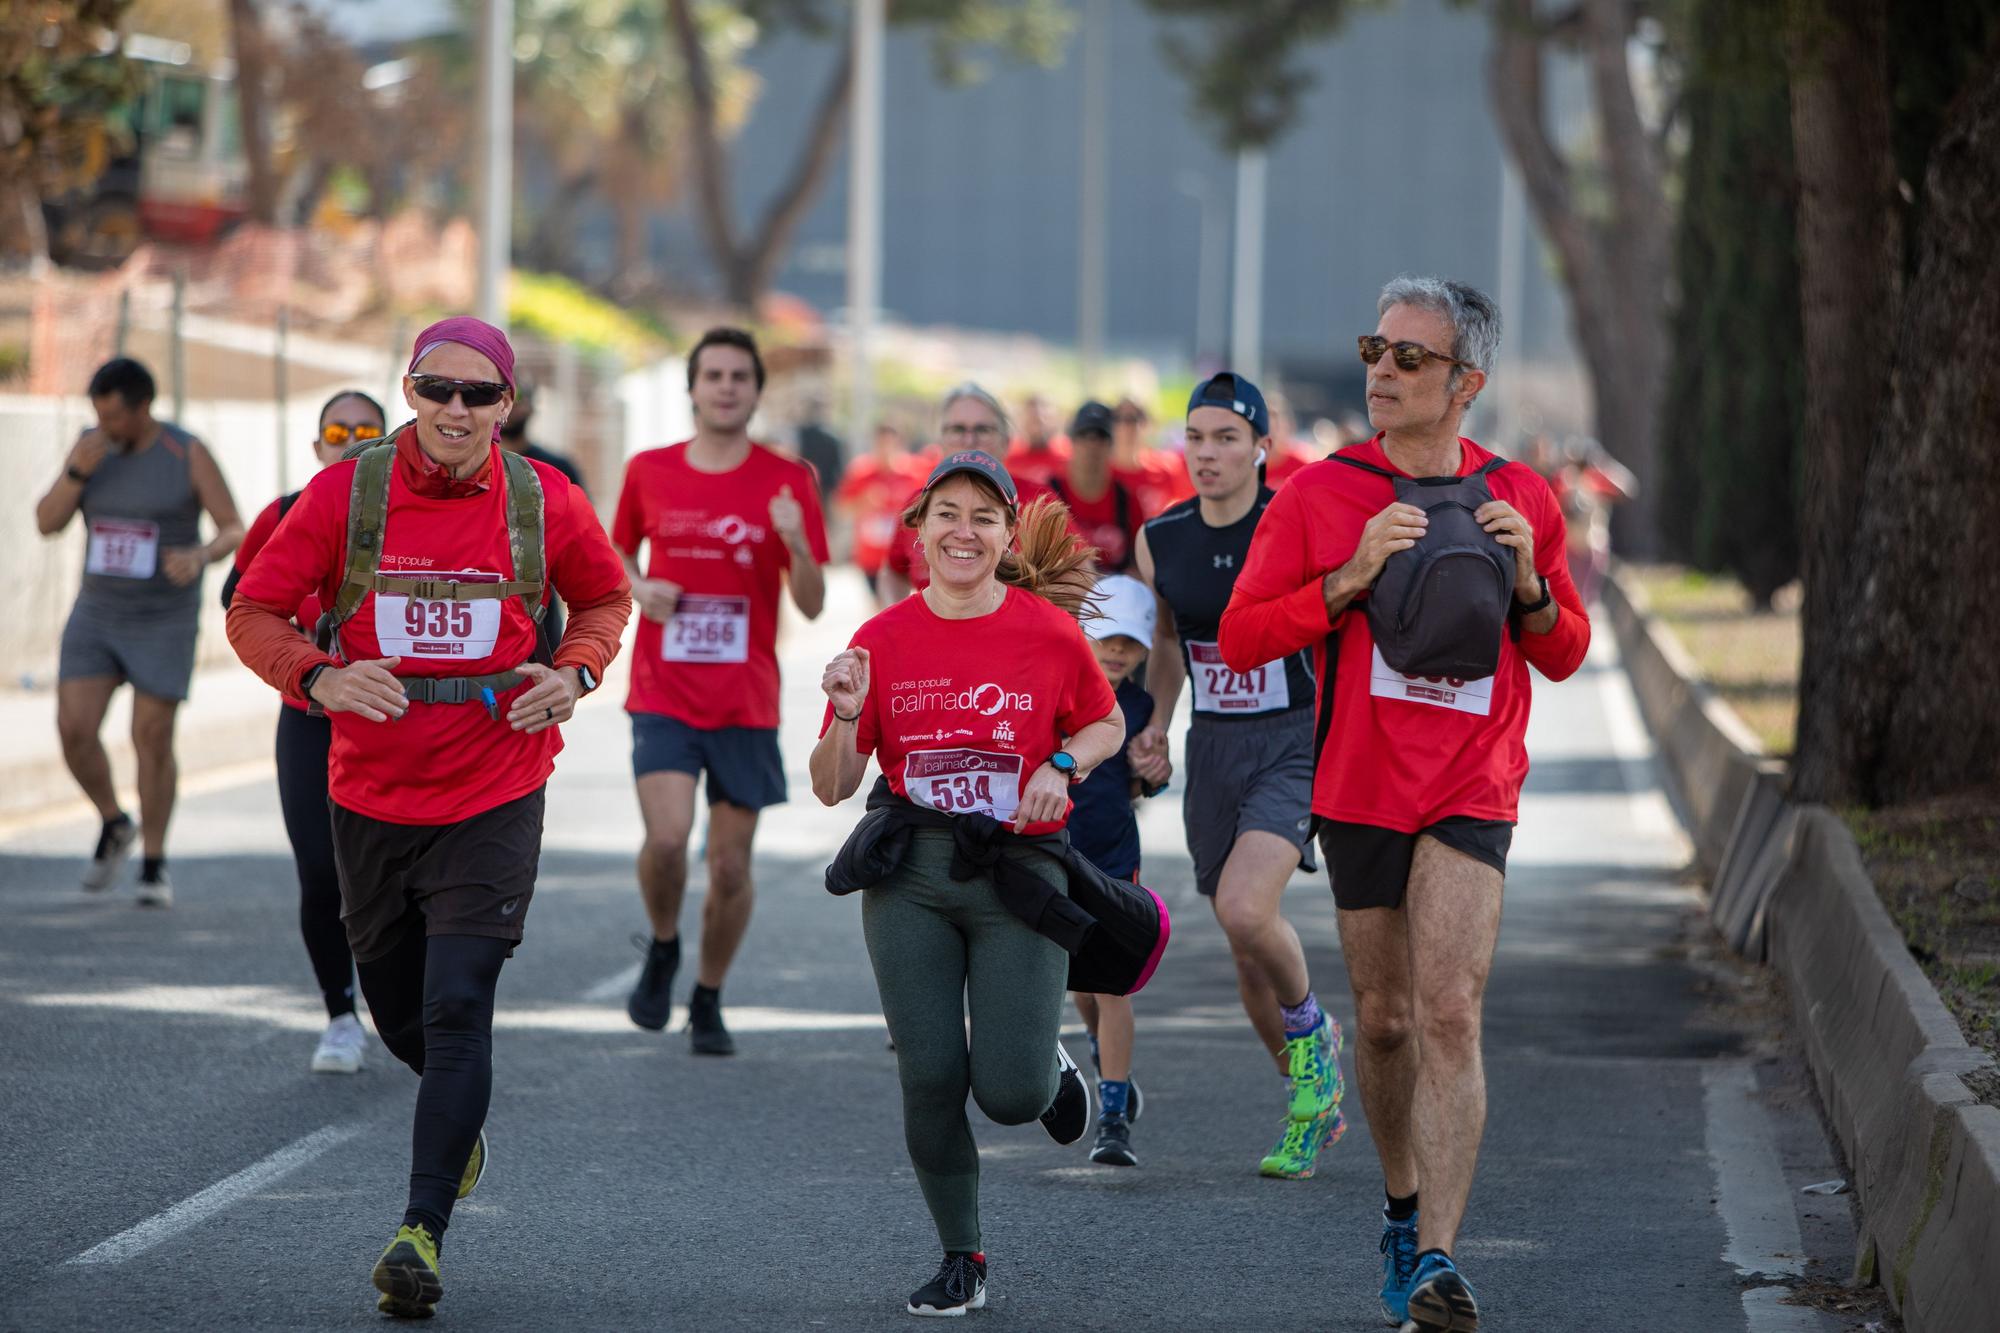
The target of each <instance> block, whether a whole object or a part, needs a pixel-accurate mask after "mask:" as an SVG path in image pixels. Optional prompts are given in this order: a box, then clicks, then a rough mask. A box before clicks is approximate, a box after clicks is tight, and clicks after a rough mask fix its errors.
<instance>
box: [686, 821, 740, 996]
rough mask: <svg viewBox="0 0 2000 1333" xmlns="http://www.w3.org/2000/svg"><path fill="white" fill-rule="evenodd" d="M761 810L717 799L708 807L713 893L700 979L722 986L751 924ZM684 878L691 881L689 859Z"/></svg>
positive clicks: (704, 923)
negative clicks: (754, 845)
mask: <svg viewBox="0 0 2000 1333" xmlns="http://www.w3.org/2000/svg"><path fill="white" fill-rule="evenodd" d="M756 835H757V812H756V811H755V810H746V809H744V808H743V807H742V806H740V805H731V804H729V803H728V802H727V801H717V802H716V803H715V804H714V805H711V806H709V807H708V897H707V899H706V900H704V901H703V903H702V907H701V969H700V971H699V972H697V973H696V974H695V980H696V981H697V982H699V983H700V984H702V985H703V986H706V987H708V988H709V989H710V990H721V989H722V982H723V978H724V977H726V976H728V974H729V965H730V963H732V962H734V961H735V959H736V950H737V949H738V948H739V947H740V946H741V945H742V943H743V936H744V935H745V934H746V933H748V931H749V929H750V909H751V908H752V907H753V906H754V905H755V903H756V899H757V894H756V889H755V887H754V886H753V885H752V883H751V880H750V842H751V839H753V838H754V837H756ZM681 874H682V880H683V883H685V880H686V874H687V871H686V866H685V862H683V866H682V872H681Z"/></svg>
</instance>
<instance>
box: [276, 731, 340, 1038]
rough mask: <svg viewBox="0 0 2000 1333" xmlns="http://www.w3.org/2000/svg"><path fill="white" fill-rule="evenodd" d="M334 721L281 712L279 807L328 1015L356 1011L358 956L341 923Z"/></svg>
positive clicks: (304, 931) (303, 929)
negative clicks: (330, 798) (332, 810)
mask: <svg viewBox="0 0 2000 1333" xmlns="http://www.w3.org/2000/svg"><path fill="white" fill-rule="evenodd" d="M332 740H333V724H332V723H331V722H329V721H327V720H326V719H325V718H323V717H313V716H311V715H309V714H307V713H306V712H305V711H304V710H302V709H298V708H291V707H286V708H282V709H280V710H279V711H278V806H279V808H280V809H282V810H283V811H284V814H285V836H286V837H287V838H290V839H291V842H292V860H293V861H294V862H296V863H297V865H298V868H299V934H301V935H303V936H304V937H305V941H306V957H308V958H310V959H311V960H312V969H313V977H314V979H315V980H317V981H318V982H319V991H320V995H321V996H322V997H323V998H324V999H325V1000H326V1016H327V1017H328V1018H330V1019H332V1018H339V1017H340V1016H341V1015H342V1014H351V1013H353V1012H354V955H353V954H351V953H349V952H348V949H347V932H346V930H344V929H343V928H342V927H341V924H340V874H339V871H338V870H337V869H336V868H335V866H334V861H333V824H332V821H331V820H330V819H329V818H328V816H327V808H326V763H327V760H326V752H327V747H328V745H330V744H331V743H332Z"/></svg>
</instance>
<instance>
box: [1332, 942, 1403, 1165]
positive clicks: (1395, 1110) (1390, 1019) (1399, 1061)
mask: <svg viewBox="0 0 2000 1333" xmlns="http://www.w3.org/2000/svg"><path fill="white" fill-rule="evenodd" d="M1339 916H1340V951H1341V953H1342V955H1343V956H1344V957H1345V958H1346V960H1347V979H1348V982H1349V984H1350V985H1351V986H1352V987H1353V990H1354V1026H1355V1027H1356V1028H1357V1029H1358V1030H1359V1034H1360V1035H1359V1036H1357V1037H1356V1039H1355V1043H1354V1071H1355V1077H1356V1078H1358V1079H1359V1080H1360V1081H1361V1107H1362V1109H1363V1110H1365V1111H1366V1112H1367V1113H1368V1132H1369V1134H1370V1136H1371V1137H1372V1138H1373V1139H1374V1140H1375V1155H1376V1156H1377V1157H1379V1158H1380V1159H1381V1160H1382V1180H1383V1183H1384V1184H1385V1185H1386V1187H1387V1189H1388V1191H1389V1193H1391V1194H1395V1195H1399V1196H1402V1197H1405V1198H1407V1197H1408V1196H1410V1195H1412V1194H1415V1193H1416V1192H1417V1156H1416V1149H1415V1147H1414V1145H1412V1144H1411V1142H1410V1102H1411V1099H1412V1098H1413V1097H1414V1096H1415V1095H1416V1086H1417V1033H1416V1028H1415V1025H1414V1023H1413V1021H1412V1007H1413V1005H1414V996H1413V995H1412V993H1411V990H1410V939H1409V932H1408V930H1407V928H1406V926H1405V923H1404V918H1403V913H1402V912H1401V911H1398V910H1396V909H1393V908H1388V907H1368V908H1363V909H1361V910H1360V911H1354V912H1341V913H1340V914H1339Z"/></svg>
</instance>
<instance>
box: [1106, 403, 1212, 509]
mask: <svg viewBox="0 0 2000 1333" xmlns="http://www.w3.org/2000/svg"><path fill="white" fill-rule="evenodd" d="M1149 419H1150V418H1149V416H1148V414H1147V412H1146V406H1145V404H1144V403H1141V402H1140V401H1139V400H1138V399H1136V398H1133V397H1131V396H1129V395H1128V396H1126V397H1124V398H1121V399H1119V400H1118V406H1117V407H1115V408H1113V409H1112V411H1111V475H1112V476H1114V477H1116V478H1118V480H1120V481H1122V482H1124V483H1125V484H1126V485H1127V486H1128V487H1130V488H1131V490H1132V494H1134V495H1136V496H1138V497H1139V508H1140V510H1141V511H1142V512H1143V513H1144V515H1145V516H1146V517H1147V518H1152V517H1154V516H1155V515H1157V514H1159V513H1162V512H1164V511H1165V509H1166V507H1167V506H1168V505H1170V504H1173V503H1175V502H1176V501H1178V500H1181V499H1184V498H1186V497H1185V496H1184V495H1183V494H1182V493H1181V492H1182V490H1183V488H1185V487H1188V485H1189V483H1188V478H1187V468H1186V467H1184V466H1182V459H1181V456H1180V455H1178V454H1168V453H1165V452H1163V451H1161V450H1159V449H1156V448H1154V447H1153V445H1152V442H1151V441H1150V440H1148V439H1147V438H1146V428H1147V425H1148V422H1149ZM1193 494H1194V491H1193V490H1192V489H1188V490H1187V491H1186V495H1193Z"/></svg>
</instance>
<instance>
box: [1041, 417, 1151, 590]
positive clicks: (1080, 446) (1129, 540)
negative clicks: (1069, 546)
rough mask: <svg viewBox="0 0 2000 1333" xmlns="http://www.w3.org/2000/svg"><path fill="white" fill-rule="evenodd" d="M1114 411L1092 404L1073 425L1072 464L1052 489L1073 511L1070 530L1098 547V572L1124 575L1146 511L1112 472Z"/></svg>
mask: <svg viewBox="0 0 2000 1333" xmlns="http://www.w3.org/2000/svg"><path fill="white" fill-rule="evenodd" d="M1112 424H1113V423H1112V416H1111V409H1110V408H1108V407H1106V406H1105V405H1104V404H1103V403H1098V402H1087V403H1085V404H1084V405H1083V406H1082V407H1079V408H1077V409H1076V419H1075V420H1074V421H1072V422H1071V423H1070V428H1069V436H1070V455H1069V465H1068V467H1067V468H1065V469H1064V471H1063V472H1062V473H1061V474H1059V475H1057V476H1055V477H1052V478H1050V481H1049V489H1050V490H1052V491H1054V492H1055V496H1056V498H1057V499H1058V500H1061V501H1062V502H1063V503H1064V504H1066V505H1068V506H1069V517H1070V526H1071V527H1073V528H1075V529H1076V531H1077V535H1078V536H1080V537H1082V538H1083V539H1084V541H1086V542H1088V543H1089V544H1090V545H1092V546H1094V547H1096V548H1097V568H1098V572H1099V573H1103V574H1122V573H1124V572H1126V571H1127V570H1129V569H1130V568H1131V567H1132V552H1133V547H1134V545H1135V543H1136V542H1137V541H1138V538H1139V525H1140V524H1141V523H1144V522H1145V521H1146V516H1145V510H1144V508H1143V507H1142V506H1141V505H1140V504H1139V499H1138V497H1137V496H1135V495H1134V494H1133V493H1132V491H1131V488H1129V487H1128V486H1126V485H1125V483H1124V482H1122V481H1120V480H1118V477H1117V474H1116V473H1115V472H1114V471H1113V470H1112V467H1111V427H1112Z"/></svg>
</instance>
